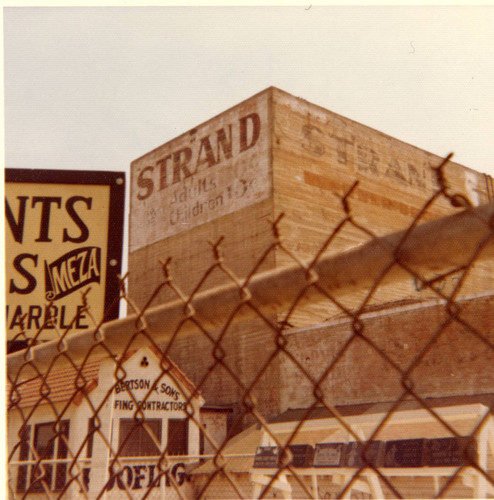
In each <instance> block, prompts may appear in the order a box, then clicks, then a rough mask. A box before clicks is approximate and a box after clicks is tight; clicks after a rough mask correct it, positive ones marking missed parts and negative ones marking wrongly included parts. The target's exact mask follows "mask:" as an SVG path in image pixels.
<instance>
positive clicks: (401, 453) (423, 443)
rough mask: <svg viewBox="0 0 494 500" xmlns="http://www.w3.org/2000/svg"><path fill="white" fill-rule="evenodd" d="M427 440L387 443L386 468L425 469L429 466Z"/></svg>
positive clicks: (405, 440)
mask: <svg viewBox="0 0 494 500" xmlns="http://www.w3.org/2000/svg"><path fill="white" fill-rule="evenodd" d="M426 448H427V440H426V439H401V440H397V441H388V442H386V447H385V452H384V467H423V466H425V465H427V459H426V451H427V449H426Z"/></svg>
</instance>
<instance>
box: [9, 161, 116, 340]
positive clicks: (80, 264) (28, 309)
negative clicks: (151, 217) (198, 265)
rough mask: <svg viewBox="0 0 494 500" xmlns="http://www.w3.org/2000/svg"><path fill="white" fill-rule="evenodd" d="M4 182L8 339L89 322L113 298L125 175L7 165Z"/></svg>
mask: <svg viewBox="0 0 494 500" xmlns="http://www.w3.org/2000/svg"><path fill="white" fill-rule="evenodd" d="M5 180H6V183H5V217H6V221H5V242H6V247H5V248H6V292H7V315H6V317H7V332H8V340H26V338H32V337H36V339H37V340H48V339H50V338H58V337H59V335H58V334H57V333H56V330H58V331H59V332H60V333H63V332H65V331H66V330H67V329H68V330H70V332H75V331H78V330H83V329H85V328H89V327H92V326H94V324H93V323H92V322H91V321H90V316H92V317H93V318H94V319H95V320H96V321H100V320H101V319H102V318H103V315H104V313H105V312H108V311H109V310H110V307H111V304H112V303H113V301H114V300H115V299H116V298H117V297H118V291H119V284H118V278H117V275H118V273H119V272H120V269H121V256H122V236H123V208H124V189H125V186H124V174H123V173H118V172H77V171H63V170H21V169H7V170H6V179H5ZM110 223H111V232H110ZM82 293H84V294H85V299H86V300H87V308H86V307H85V306H84V303H83V298H82ZM117 316H118V308H113V310H112V311H110V312H109V314H108V315H107V317H106V319H112V318H115V317H117Z"/></svg>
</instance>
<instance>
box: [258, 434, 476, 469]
mask: <svg viewBox="0 0 494 500" xmlns="http://www.w3.org/2000/svg"><path fill="white" fill-rule="evenodd" d="M290 451H291V452H292V454H293V460H292V466H293V467H350V468H354V467H358V468H361V467H368V466H372V467H402V468H408V467H427V466H429V467H456V466H460V465H468V464H469V463H476V461H477V456H478V455H477V443H476V442H474V441H473V442H472V441H471V440H470V438H467V437H460V438H454V437H452V438H438V439H399V440H395V441H386V442H385V441H371V442H369V443H364V442H362V443H361V442H358V441H353V442H349V443H317V444H316V446H315V449H314V448H313V447H312V446H311V445H303V444H301V445H290ZM364 453H365V460H364ZM279 454H280V448H278V447H276V446H261V447H259V448H258V449H257V453H256V457H255V459H254V467H265V468H271V467H279V463H280V460H279Z"/></svg>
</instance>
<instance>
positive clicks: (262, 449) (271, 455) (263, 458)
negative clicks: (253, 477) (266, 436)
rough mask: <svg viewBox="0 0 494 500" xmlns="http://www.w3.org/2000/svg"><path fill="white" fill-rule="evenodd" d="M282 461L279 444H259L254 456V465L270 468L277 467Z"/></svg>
mask: <svg viewBox="0 0 494 500" xmlns="http://www.w3.org/2000/svg"><path fill="white" fill-rule="evenodd" d="M279 462H280V449H279V448H278V446H259V447H258V448H257V451H256V456H255V457H254V467H257V468H263V469H269V468H273V467H274V468H277V467H278V466H279Z"/></svg>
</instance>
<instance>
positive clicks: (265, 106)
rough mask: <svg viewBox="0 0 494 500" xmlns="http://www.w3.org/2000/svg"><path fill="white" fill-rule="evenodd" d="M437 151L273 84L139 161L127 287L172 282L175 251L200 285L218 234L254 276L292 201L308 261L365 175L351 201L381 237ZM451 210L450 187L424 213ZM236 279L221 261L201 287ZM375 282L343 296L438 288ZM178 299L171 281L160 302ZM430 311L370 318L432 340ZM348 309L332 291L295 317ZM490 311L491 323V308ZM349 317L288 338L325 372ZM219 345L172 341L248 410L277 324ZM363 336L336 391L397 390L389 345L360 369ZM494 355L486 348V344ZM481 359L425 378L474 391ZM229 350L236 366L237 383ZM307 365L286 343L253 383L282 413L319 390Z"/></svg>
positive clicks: (455, 172) (232, 330)
mask: <svg viewBox="0 0 494 500" xmlns="http://www.w3.org/2000/svg"><path fill="white" fill-rule="evenodd" d="M254 115H256V116H257V118H256V117H255V116H254ZM453 146H454V145H453ZM187 148H188V150H189V152H187ZM441 161H442V158H439V157H437V156H434V155H432V154H430V153H427V152H425V151H422V150H420V149H418V148H415V147H413V146H410V145H408V144H405V143H403V142H400V141H398V140H396V139H393V138H392V137H389V136H386V135H384V134H382V133H380V132H377V131H375V130H372V129H370V128H368V127H365V126H363V125H360V124H358V123H355V122H352V121H351V120H348V119H346V118H343V117H341V116H338V115H336V114H334V113H332V112H330V111H327V110H325V109H323V108H320V107H318V106H315V105H313V104H311V103H308V102H307V101H304V100H302V99H299V98H296V97H294V96H291V95H289V94H286V93H285V92H282V91H280V90H278V89H275V88H269V89H267V90H265V91H263V92H261V93H260V94H258V95H256V96H254V97H252V98H250V99H248V100H247V101H245V102H243V103H241V104H239V105H238V106H235V107H234V108H232V109H230V110H228V111H226V112H225V113H223V114H221V115H219V116H217V117H215V118H212V119H211V120H209V121H208V122H206V123H205V124H203V125H200V126H198V127H197V128H195V129H193V130H192V131H190V132H188V133H186V134H183V135H182V136H180V137H178V138H177V139H174V140H173V141H171V142H169V143H167V144H165V145H163V146H161V147H159V148H157V149H156V150H154V151H152V152H150V153H148V154H146V155H144V156H143V157H141V158H139V159H138V160H136V161H135V162H133V164H132V167H131V170H132V172H131V214H130V223H131V226H130V254H129V295H130V297H131V299H132V300H133V301H135V303H136V304H137V305H138V306H139V307H143V306H144V305H145V304H146V303H147V301H148V299H149V297H150V296H151V294H152V292H153V291H154V290H155V289H156V288H157V287H158V286H159V284H160V283H162V282H163V274H162V272H161V270H160V264H159V262H160V261H161V262H164V261H165V260H166V259H167V258H168V257H169V256H171V257H172V258H173V260H172V262H171V264H170V271H171V273H172V276H173V277H174V281H175V283H176V284H177V285H178V286H179V287H180V288H181V289H182V290H183V291H184V292H185V293H186V294H190V293H191V292H192V291H193V290H194V288H195V287H196V285H197V284H198V283H199V281H200V280H201V278H202V277H203V276H204V273H205V272H206V271H207V269H209V268H210V267H211V266H212V265H213V264H214V258H213V252H212V247H211V246H210V244H209V243H208V241H210V242H216V241H218V239H219V238H220V237H222V236H224V241H223V243H222V244H221V249H222V252H223V254H224V259H225V264H226V265H227V266H228V267H229V268H230V269H232V270H233V271H234V272H235V273H236V274H237V275H238V276H240V277H245V276H246V275H248V274H249V273H250V272H251V271H252V269H253V268H254V266H255V265H256V263H257V262H258V260H259V259H260V258H261V256H262V255H263V254H264V252H265V251H266V250H267V249H268V248H269V247H270V245H272V244H273V242H274V238H273V233H272V229H271V226H270V223H269V221H272V220H274V219H275V218H276V217H277V216H278V215H279V214H280V213H282V212H283V213H285V217H284V219H283V220H282V222H281V223H280V226H279V228H280V232H281V236H282V239H283V242H284V244H285V246H286V247H287V248H288V249H289V250H290V251H292V252H293V253H295V254H296V255H297V257H298V258H299V259H301V260H310V259H311V258H313V256H314V255H315V253H316V252H317V251H318V250H319V249H320V247H321V245H322V244H323V243H324V241H325V240H326V239H327V238H328V236H329V235H330V234H331V233H332V231H333V230H334V229H335V228H336V226H337V225H338V224H339V223H340V222H341V221H342V219H343V218H344V217H345V214H344V211H343V208H342V203H341V198H342V197H343V195H344V194H345V193H346V192H347V191H348V189H349V188H350V187H351V186H352V185H353V183H354V182H355V180H358V181H359V185H358V187H357V188H356V189H355V191H354V192H353V194H352V196H351V200H350V206H351V208H352V215H353V217H354V220H355V221H356V222H357V223H358V224H361V225H362V226H363V227H365V228H366V229H368V230H369V231H371V232H372V233H373V234H375V235H378V236H381V235H384V234H387V233H390V232H393V231H397V230H402V229H405V228H407V227H408V226H409V225H410V224H411V223H412V221H413V220H414V218H415V217H416V215H417V214H418V213H419V211H420V209H421V208H422V207H423V206H424V204H425V203H426V202H427V200H429V199H430V198H431V196H432V195H433V194H434V193H435V192H436V191H437V189H438V185H437V182H436V177H435V175H434V172H433V170H432V167H435V166H437V165H438V164H439V163H440V162H441ZM446 174H447V179H448V185H449V186H450V188H451V191H452V192H457V193H462V194H463V195H464V196H465V197H468V198H469V199H470V200H471V202H472V203H473V204H476V205H477V204H483V203H486V202H488V201H492V200H493V199H494V192H493V188H492V179H491V178H489V177H488V176H485V175H483V174H480V173H478V172H474V171H472V170H469V169H466V168H464V167H462V166H460V165H457V164H455V163H450V164H449V165H448V166H447V168H446ZM211 200H213V201H212V202H211ZM210 203H211V204H210ZM200 207H203V208H202V210H201V208H200ZM452 211H453V209H452V208H451V206H450V205H449V204H448V203H447V201H446V200H445V199H444V198H443V199H441V200H438V201H436V202H435V203H434V204H433V205H432V206H431V207H429V209H428V210H427V212H426V213H425V214H424V216H423V217H422V220H424V221H425V220H430V219H433V218H436V217H439V216H441V215H444V214H451V213H452ZM173 214H175V215H173ZM369 238H370V236H369V235H368V234H366V233H365V232H363V231H361V230H359V229H357V228H355V227H352V226H351V225H348V224H347V225H346V226H345V227H344V229H343V230H342V231H341V232H339V233H338V236H337V237H336V238H335V240H334V241H333V242H332V243H331V245H330V247H329V248H328V250H327V251H329V252H335V253H338V252H341V251H343V250H345V249H349V248H352V247H355V246H357V245H359V244H361V243H364V242H366V241H368V240H369ZM291 263H292V260H291V257H290V256H288V255H286V254H285V253H284V252H283V251H281V250H276V251H275V252H271V253H270V254H269V255H268V256H267V257H266V259H265V260H264V261H263V264H262V265H261V266H260V268H259V270H267V269H272V268H279V267H284V266H286V265H287V264H291ZM432 277H433V276H427V278H428V279H430V278H432ZM492 277H493V268H492V265H489V264H486V265H485V266H476V267H475V268H474V269H473V270H472V271H471V272H470V273H469V276H468V280H467V281H466V282H465V284H464V285H463V287H462V290H461V293H464V294H467V293H471V292H476V293H478V292H483V291H486V290H491V289H492V282H493V280H492ZM458 278H459V277H458V276H454V275H453V276H449V277H448V279H446V280H444V281H443V282H441V283H440V284H438V288H439V289H440V291H442V292H443V293H446V294H449V293H451V292H452V290H453V289H454V287H455V286H456V285H457V283H458ZM228 280H229V278H227V277H226V276H225V275H224V274H222V273H221V272H218V270H216V271H215V272H214V273H213V274H212V275H210V276H209V277H208V278H207V280H206V281H205V282H204V283H202V285H201V290H204V289H206V288H211V287H214V286H217V285H219V284H222V283H225V282H226V281H228ZM368 293H369V291H368V290H362V291H361V293H359V294H355V295H354V296H353V297H351V298H350V299H347V300H345V302H344V305H345V306H346V307H348V308H350V309H351V310H358V309H359V308H360V307H362V306H363V305H364V304H365V305H366V306H367V308H370V309H374V310H376V308H379V307H383V306H382V305H383V304H385V303H393V302H396V303H400V304H403V303H408V304H412V303H415V302H417V303H419V302H420V301H423V300H425V299H427V298H429V297H430V296H431V295H434V293H432V292H431V291H430V290H427V289H425V290H424V289H422V286H421V283H420V282H419V281H417V280H414V278H413V277H412V276H410V279H409V280H408V281H407V282H404V283H400V284H399V285H393V286H389V287H378V288H377V290H376V291H374V292H373V294H372V296H371V297H370V298H368V297H367V295H368ZM174 298H175V297H174V296H173V294H172V293H171V292H170V291H169V290H167V289H166V288H165V289H163V290H162V291H161V292H160V293H158V294H157V295H156V297H155V298H154V302H153V303H154V304H156V303H160V302H165V301H168V300H170V299H174ZM384 307H386V306H384ZM430 311H431V310H430V309H429V310H428V312H427V313H425V312H424V313H418V312H416V313H413V315H412V313H407V314H403V315H398V316H396V315H394V316H393V317H390V318H387V316H386V314H383V315H382V316H381V317H380V318H381V319H380V320H379V321H377V320H376V321H375V322H374V323H372V325H374V324H375V325H378V327H377V326H376V327H375V329H374V326H371V327H370V328H372V332H373V334H375V335H376V336H377V337H376V338H377V340H379V335H381V337H382V341H383V342H384V348H385V349H388V350H389V349H391V348H392V345H391V344H389V345H388V344H387V342H388V343H389V342H391V343H393V342H396V343H398V344H400V345H401V344H410V345H412V344H413V343H414V342H418V343H420V342H422V343H423V342H425V341H426V340H427V338H428V337H429V334H430V328H429V327H428V322H429V319H428V318H429V316H428V314H429V313H430ZM438 314H439V313H438ZM338 315H340V317H341V309H340V308H339V307H336V306H334V305H333V304H331V302H330V301H329V300H327V299H325V300H322V301H321V302H318V303H316V304H312V305H310V306H307V307H304V308H298V309H296V310H295V312H294V313H293V314H291V315H290V317H289V318H288V324H289V325H291V326H295V327H304V326H310V325H316V324H318V323H321V322H325V321H329V320H334V318H337V317H338ZM489 318H490V319H489V321H490V323H489V325H492V324H493V323H492V322H493V321H494V319H493V318H492V317H491V316H489ZM268 319H269V320H270V321H271V322H272V323H274V324H276V323H277V322H279V321H282V320H285V319H286V311H285V312H281V313H280V314H278V315H277V316H273V317H270V318H268ZM349 324H350V323H349V320H347V325H346V326H345V327H343V326H337V327H335V326H334V324H333V323H328V325H331V326H328V327H325V326H320V327H318V328H316V329H308V330H307V331H306V333H300V332H298V333H297V334H296V335H293V336H291V337H290V344H289V345H290V349H292V350H293V353H294V355H296V356H299V357H300V359H301V362H303V363H308V365H309V366H310V369H311V370H315V371H316V372H317V371H318V370H321V369H322V367H324V366H325V365H326V364H327V362H328V360H330V359H332V357H334V356H335V355H336V349H337V346H338V345H340V344H341V343H342V342H343V341H344V340H345V339H346V338H347V337H348V334H349V333H348V328H349V326H348V325H349ZM163 328H166V325H163ZM486 328H490V327H489V326H488V325H486ZM209 333H210V334H211V335H212V336H213V337H214V338H218V336H219V335H222V332H209ZM408 337H409V340H407V338H408ZM444 338H446V336H445V337H444ZM385 339H387V340H385ZM462 342H463V341H462ZM398 344H396V345H398ZM393 345H394V344H393ZM417 345H418V344H417ZM465 345H466V344H465ZM459 347H460V348H462V347H464V345H463V344H459ZM221 348H222V349H223V351H221V350H216V351H214V344H213V342H212V341H211V340H210V339H208V338H207V337H206V336H205V335H204V333H201V332H200V331H199V330H198V335H197V336H196V337H195V338H188V339H181V338H180V336H178V337H177V338H175V339H174V341H173V346H172V348H171V350H170V353H169V354H170V355H171V357H172V359H174V361H176V362H177V363H178V365H179V366H180V367H181V368H182V369H183V370H184V372H185V373H186V374H187V375H188V376H189V377H190V378H191V379H192V380H193V381H194V383H196V384H199V385H200V389H201V391H202V393H203V395H204V397H205V399H206V401H207V403H208V404H222V405H224V404H231V405H232V406H233V407H234V408H235V415H236V416H239V415H240V414H241V413H242V412H243V411H244V409H243V407H242V398H243V396H244V393H245V389H246V388H250V386H251V384H252V382H253V381H254V379H255V376H256V374H257V373H258V372H259V370H260V369H261V367H262V366H263V363H266V362H267V361H268V360H269V357H270V355H271V353H272V352H273V350H275V349H276V344H275V340H274V336H273V332H272V331H271V330H270V329H269V328H268V327H267V326H266V324H265V323H264V322H263V321H262V320H261V319H259V320H256V321H248V322H245V324H240V325H239V324H236V325H235V326H234V327H228V329H227V330H226V331H225V332H224V334H223V338H222V340H221ZM396 348H397V349H398V347H396ZM353 349H354V350H355V353H354V355H353V357H351V359H350V358H348V359H350V361H348V359H347V360H346V361H345V363H346V365H345V366H346V368H345V370H343V371H342V370H339V371H338V372H337V373H338V374H337V375H335V376H331V377H330V383H329V386H328V388H329V389H328V390H331V394H332V397H333V398H334V399H335V402H336V401H337V402H338V403H340V404H345V403H350V402H361V401H378V400H380V399H382V398H389V397H393V395H394V394H396V393H398V392H399V389H400V385H399V379H398V378H396V377H394V378H393V377H391V375H390V377H391V378H390V379H389V384H388V386H386V387H384V386H382V385H379V384H378V385H376V380H378V378H379V376H380V373H381V370H382V369H385V367H384V365H383V362H382V361H381V360H380V359H379V356H377V355H373V356H374V357H375V358H376V360H375V364H374V365H372V366H371V367H369V368H368V369H367V368H366V369H365V370H364V371H360V370H359V371H357V370H355V368H352V367H355V366H359V365H360V364H361V363H362V362H363V361H368V358H367V354H366V352H367V351H366V350H365V349H364V348H363V347H362V346H361V347H358V348H353ZM400 349H401V348H400ZM444 349H445V351H444V352H445V353H446V354H445V356H449V354H450V353H451V352H450V351H451V349H450V348H449V347H448V343H447V342H446V343H445V344H444ZM403 352H404V353H405V354H410V353H412V352H415V351H412V350H409V351H406V352H405V351H403ZM447 353H449V354H447ZM400 354H403V353H401V351H400ZM218 356H219V357H218ZM438 356H440V354H438ZM485 356H487V357H489V356H490V354H489V353H484V357H485ZM476 359H477V361H476V360H473V361H471V362H469V364H468V363H467V364H468V367H467V364H465V362H464V361H461V362H460V361H459V360H457V359H456V358H454V357H453V358H449V361H448V362H449V364H448V370H449V369H450V368H451V370H453V369H454V368H457V372H458V373H459V374H461V373H464V370H467V371H468V373H469V375H468V377H466V378H465V379H460V382H461V383H460V384H459V385H458V384H457V385H455V383H454V380H456V378H452V377H450V376H449V375H447V376H446V375H444V373H445V372H443V371H439V372H438V373H435V372H434V373H432V372H431V374H430V377H431V380H433V383H434V384H435V385H434V386H432V385H431V386H430V387H429V389H431V390H430V391H429V392H430V393H431V394H432V393H433V394H436V393H437V394H440V393H441V391H443V392H444V393H450V392H451V391H453V389H454V391H453V392H455V393H471V392H472V390H473V389H472V388H473V385H472V384H473V383H474V382H475V381H477V382H478V384H479V385H478V390H481V391H491V390H492V387H493V383H494V382H493V381H492V380H490V379H489V380H487V379H486V380H485V381H483V382H482V381H480V380H477V379H475V376H474V374H473V372H472V370H474V369H479V370H480V368H482V367H483V366H484V364H485V362H487V358H486V359H484V358H482V357H479V358H476ZM222 363H225V364H226V365H227V366H228V367H230V369H231V370H232V371H233V372H234V373H235V374H236V376H238V378H239V380H240V381H241V383H240V385H239V384H238V383H237V382H235V381H234V380H233V379H232V377H231V375H230V374H229V373H228V372H227V370H225V369H224V367H222V366H221V365H222ZM472 363H473V364H472ZM476 363H480V365H478V364H476ZM472 367H473V368H472ZM475 367H477V368H475ZM479 367H480V368H479ZM453 371H454V370H453ZM297 373H298V372H297V369H296V368H295V367H294V365H293V364H291V363H290V362H288V361H286V360H285V359H284V358H283V355H280V356H277V357H276V358H275V359H274V360H272V361H271V363H270V366H269V368H267V370H266V372H265V374H264V375H263V377H262V379H261V380H260V381H259V382H258V383H257V384H255V387H253V390H252V394H253V396H254V397H255V400H256V401H257V402H256V405H257V407H258V408H259V409H260V410H261V412H262V413H264V414H266V415H273V414H276V413H278V412H280V411H283V410H284V409H285V408H286V407H287V406H289V405H292V406H293V404H300V405H303V404H305V403H306V402H307V401H309V400H310V395H311V392H312V389H311V387H310V386H309V385H308V384H307V383H306V381H303V380H302V381H300V380H299V378H298V377H299V376H298V374H297ZM364 375H365V376H364ZM435 377H439V378H438V379H437V380H436V378H435ZM441 377H443V378H444V380H445V382H444V384H443V382H442V379H441ZM386 380H387V379H386ZM386 383H388V382H386ZM452 384H453V385H452ZM433 388H434V390H432V389H433ZM306 396H307V398H308V399H307V398H306ZM309 404H310V403H309ZM251 420H252V416H250V415H247V418H246V422H248V421H251Z"/></svg>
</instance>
